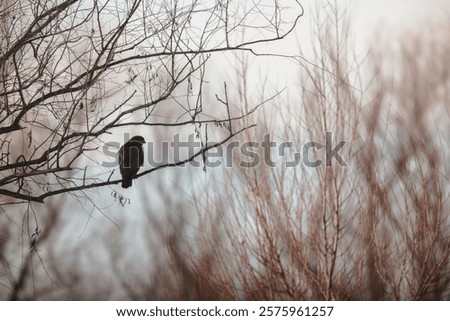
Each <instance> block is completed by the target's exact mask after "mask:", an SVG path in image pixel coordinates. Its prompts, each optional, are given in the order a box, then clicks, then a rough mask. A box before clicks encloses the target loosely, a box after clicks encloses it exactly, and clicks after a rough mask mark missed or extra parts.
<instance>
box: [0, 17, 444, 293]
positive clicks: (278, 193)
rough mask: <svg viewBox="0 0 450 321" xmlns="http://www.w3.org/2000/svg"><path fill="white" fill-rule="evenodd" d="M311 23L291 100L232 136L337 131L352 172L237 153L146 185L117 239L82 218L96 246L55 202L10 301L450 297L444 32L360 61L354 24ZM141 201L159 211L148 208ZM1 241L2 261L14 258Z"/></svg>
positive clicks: (299, 139) (121, 220)
mask: <svg viewBox="0 0 450 321" xmlns="http://www.w3.org/2000/svg"><path fill="white" fill-rule="evenodd" d="M334 13H335V12H334V11H333V10H330V11H329V12H326V13H322V14H324V15H325V16H326V18H327V19H328V18H333V14H334ZM327 19H325V20H327ZM318 21H320V19H319V20H318ZM317 27H318V30H317V35H318V39H316V40H315V41H314V48H315V50H314V51H311V52H314V54H313V55H312V56H309V57H308V60H309V62H305V61H303V60H298V61H297V66H298V77H299V78H298V79H297V80H295V81H294V83H295V84H296V85H295V86H292V87H291V88H288V95H289V97H290V99H289V100H283V99H282V98H280V100H278V101H272V105H270V103H269V106H266V107H265V108H264V110H263V111H262V112H260V113H259V114H257V115H255V119H253V121H257V123H258V127H257V128H256V129H255V130H253V131H249V132H247V133H245V134H243V135H241V136H240V138H241V140H242V141H247V140H255V141H259V142H261V141H263V137H264V135H265V134H266V133H268V132H270V133H271V134H272V136H273V137H275V138H276V139H277V140H280V141H281V140H288V141H291V142H293V147H292V149H293V150H294V151H299V150H300V146H302V145H303V144H304V143H305V142H307V141H309V140H314V141H318V142H325V135H326V132H332V133H333V135H334V136H333V137H334V138H335V139H336V140H347V141H348V143H347V144H346V145H345V147H344V148H343V149H342V151H343V154H342V155H343V158H344V159H345V161H346V162H347V165H348V166H339V165H338V164H337V163H336V162H333V164H332V166H324V165H322V166H319V167H317V168H308V167H306V166H303V165H301V164H300V165H298V166H296V167H292V168H287V167H285V166H282V165H281V164H282V162H281V158H278V166H276V167H274V168H271V167H268V166H264V165H260V166H257V167H255V168H243V167H239V166H237V164H238V163H239V161H240V160H241V159H240V158H239V157H238V156H236V157H235V159H234V161H235V162H234V164H235V165H234V166H233V167H232V168H219V169H214V170H208V171H207V173H206V174H204V173H203V172H202V171H201V169H194V170H189V169H186V168H177V169H174V170H173V171H172V172H170V173H166V175H161V176H159V177H156V176H155V177H154V178H153V181H152V183H151V185H150V183H149V185H147V186H148V187H147V188H144V186H143V184H142V185H140V186H141V188H140V192H139V194H137V196H136V197H138V196H139V199H141V202H142V204H143V205H142V209H143V210H142V213H145V215H142V216H141V217H140V219H137V218H134V220H135V221H133V222H131V221H132V220H131V219H130V218H129V216H132V215H137V214H136V213H127V212H126V206H125V207H124V211H123V213H126V214H123V213H122V214H121V215H120V216H112V217H111V218H112V220H113V221H114V222H115V223H116V224H117V225H118V226H121V227H122V229H121V230H119V229H117V227H116V226H114V225H113V224H112V223H109V224H107V226H111V228H109V229H108V230H106V231H105V229H104V228H102V227H101V226H102V224H104V223H102V224H100V223H96V222H93V221H89V223H88V227H91V228H90V230H91V231H92V230H94V228H92V227H95V230H97V231H98V229H100V228H102V232H101V233H98V232H96V233H95V234H96V237H93V236H92V237H90V236H89V237H88V236H87V235H84V236H83V234H82V236H79V235H77V234H73V232H68V231H67V230H68V229H67V228H65V227H66V224H67V221H69V220H73V219H74V218H73V216H74V215H76V214H73V213H71V214H70V215H69V216H67V215H62V213H63V210H62V209H61V208H58V204H56V202H55V204H56V205H55V207H54V208H51V209H50V210H49V211H48V213H47V215H46V216H44V215H43V214H42V217H47V222H43V223H42V224H41V229H42V231H47V230H50V231H51V232H49V235H48V238H44V239H42V235H41V243H40V244H39V247H38V248H39V252H40V253H41V256H39V257H40V258H43V259H44V263H43V264H41V263H40V261H39V260H38V259H37V258H36V257H35V258H34V259H33V258H30V259H29V260H24V259H23V260H22V264H23V267H24V268H22V269H20V268H18V267H17V266H10V267H9V269H11V270H17V271H21V273H15V272H14V273H12V274H11V275H13V276H14V280H16V282H15V283H13V285H14V286H16V290H17V291H16V292H15V293H18V297H17V298H20V299H31V298H34V299H147V300H154V299H159V300H178V299H180V300H184V299H196V300H208V299H214V300H217V299H218V300H237V299H246V300H335V299H336V300H361V299H363V300H444V299H449V298H450V260H449V255H450V243H449V239H448V237H449V235H450V226H449V221H448V216H449V214H450V204H449V192H450V191H449V173H450V171H449V165H448V159H449V153H448V151H449V144H450V126H449V121H450V114H449V112H450V100H449V99H450V96H449V93H450V90H449V89H450V81H449V77H450V64H449V57H450V46H449V45H448V43H447V42H445V41H442V39H439V33H437V32H436V33H434V32H431V31H429V32H427V33H426V35H425V34H419V33H416V34H415V35H409V36H408V37H405V38H404V39H402V40H401V41H399V42H400V44H399V46H397V47H396V48H392V47H384V48H383V49H382V50H381V48H378V47H376V46H375V47H374V50H373V51H372V52H371V53H370V54H369V55H368V57H367V60H365V62H364V64H362V63H360V62H359V61H358V59H356V58H354V57H355V56H354V55H353V54H352V48H349V47H348V45H349V42H348V38H347V36H348V35H349V33H350V30H351V29H347V27H348V26H347V25H341V24H340V23H333V24H327V25H324V24H321V23H318V24H317ZM429 28H435V27H434V26H429ZM439 29H440V30H442V26H440V27H439ZM336 35H339V36H338V38H336ZM300 55H301V56H305V57H307V53H300ZM247 59H248V58H247ZM249 59H252V58H251V57H250V58H249ZM244 60H245V59H244ZM241 62H242V60H241ZM243 65H244V66H245V64H243ZM241 66H242V65H240V66H237V68H240V67H241ZM239 72H240V74H241V75H242V76H243V77H244V78H242V79H245V77H247V76H248V75H247V74H246V70H245V68H244V69H240V70H239ZM236 87H237V89H239V90H236V92H241V93H242V96H241V97H238V98H236V99H235V100H236V101H241V102H242V103H243V104H244V102H245V101H246V100H247V99H251V93H250V92H249V91H248V88H247V85H246V84H245V82H242V83H237V84H236ZM259 151H260V152H261V153H260V155H261V158H264V157H269V156H270V157H272V158H273V159H277V157H278V155H276V154H275V153H273V154H268V153H267V152H268V151H267V150H262V149H260V150H259ZM272 152H274V151H272ZM264 153H266V154H264ZM316 156H317V157H323V156H326V155H323V154H320V153H319V154H317V155H316ZM289 157H290V156H289ZM289 157H288V156H287V158H289ZM186 173H188V174H186ZM172 175H173V176H172ZM179 176H183V177H184V179H182V180H181V181H180V179H179ZM175 182H177V183H175ZM148 195H153V196H155V195H157V197H158V198H159V201H158V202H150V201H149V202H145V201H142V200H144V199H145V198H146V197H147V196H148ZM148 199H149V200H150V199H151V198H148ZM161 213H163V214H164V215H161ZM124 215H126V217H124ZM138 220H141V221H139V224H134V223H136V221H138ZM99 221H101V222H106V219H103V218H100V219H99ZM136 225H138V227H136ZM49 226H51V227H52V228H51V229H50V228H48V227H49ZM79 228H80V230H81V227H79ZM88 229H89V228H88ZM71 230H72V231H73V227H72V228H71ZM7 231H8V229H7V228H6V229H5V230H4V231H3V232H2V235H3V237H2V238H0V249H2V251H3V250H6V249H8V250H9V251H10V250H11V248H10V247H11V245H10V244H9V243H8V242H7V241H6V240H7V235H8V232H7ZM44 233H45V232H44ZM65 233H66V234H65ZM92 234H93V233H92ZM44 235H45V234H44ZM131 235H133V238H131ZM63 244H72V247H70V249H67V248H64V246H63ZM74 244H75V245H74ZM24 248H26V244H25V245H24ZM24 251H25V252H26V250H24ZM98 253H101V254H98ZM22 257H23V258H25V257H29V256H27V255H25V254H24V255H22ZM43 267H45V270H44V269H43ZM4 282H5V281H2V283H3V285H4V286H5V288H4V289H2V290H1V293H3V294H2V298H8V296H9V295H10V293H11V292H10V291H9V289H7V287H9V288H11V287H12V286H11V285H8V284H7V285H5V283H4ZM10 298H11V297H10Z"/></svg>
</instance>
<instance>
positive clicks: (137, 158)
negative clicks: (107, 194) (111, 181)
mask: <svg viewBox="0 0 450 321" xmlns="http://www.w3.org/2000/svg"><path fill="white" fill-rule="evenodd" d="M143 144H145V139H144V137H142V136H134V137H133V138H131V139H130V140H129V141H128V142H126V143H125V144H123V146H122V147H120V149H119V166H120V174H122V187H123V188H128V187H130V186H131V184H132V181H133V179H134V178H136V174H137V172H138V171H139V167H141V166H142V164H144V150H143V149H142V145H143Z"/></svg>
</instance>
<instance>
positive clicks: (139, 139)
mask: <svg viewBox="0 0 450 321" xmlns="http://www.w3.org/2000/svg"><path fill="white" fill-rule="evenodd" d="M128 142H133V143H139V144H141V145H142V144H145V139H144V137H142V136H133V137H132V138H131V139H130V140H129V141H128Z"/></svg>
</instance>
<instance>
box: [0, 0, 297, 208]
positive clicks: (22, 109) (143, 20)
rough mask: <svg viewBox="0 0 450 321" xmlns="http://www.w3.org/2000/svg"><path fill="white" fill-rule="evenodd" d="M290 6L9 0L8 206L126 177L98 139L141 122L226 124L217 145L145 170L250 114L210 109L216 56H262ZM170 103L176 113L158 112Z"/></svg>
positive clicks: (2, 56)
mask: <svg viewBox="0 0 450 321" xmlns="http://www.w3.org/2000/svg"><path fill="white" fill-rule="evenodd" d="M283 6H284V7H282V6H281V5H280V4H279V3H278V1H277V0H273V1H262V2H261V3H259V2H258V3H251V4H243V3H242V2H239V1H229V0H217V1H201V0H196V1H169V0H159V1H143V0H134V1H123V2H121V1H113V0H104V1H83V0H81V1H80V0H67V1H56V0H38V1H31V0H30V1H17V0H6V1H2V3H1V7H0V10H1V11H0V35H1V38H0V77H1V82H0V84H1V88H0V145H1V158H0V187H1V188H0V194H1V195H3V196H5V197H3V198H1V201H0V202H1V204H15V203H23V202H28V201H33V202H41V203H43V202H44V200H45V199H46V198H47V197H49V196H52V195H57V194H61V193H69V192H77V191H80V190H84V189H90V188H97V187H101V186H105V185H113V184H118V183H119V182H120V180H119V179H115V178H113V171H112V170H111V168H107V169H106V170H104V169H103V171H102V170H101V167H100V166H99V164H100V160H99V159H101V157H99V152H100V151H101V149H100V148H101V147H102V146H103V145H104V144H105V142H106V141H108V140H109V139H108V138H109V137H111V136H109V135H110V134H118V133H123V132H124V131H127V130H129V129H130V128H132V127H135V126H138V127H139V128H142V129H144V128H147V127H149V126H170V127H175V126H188V125H189V126H194V128H195V130H197V131H198V133H199V136H201V138H202V139H203V140H206V132H205V131H203V132H202V133H200V129H199V127H200V126H201V125H207V124H216V125H217V124H220V125H225V128H226V131H225V132H224V133H223V134H222V137H223V139H222V140H221V141H219V142H218V143H216V144H207V142H206V141H205V142H204V144H203V145H202V146H203V147H202V150H199V151H198V152H197V153H195V155H189V157H186V159H183V160H180V161H179V162H176V163H169V164H165V165H163V166H160V167H157V168H152V169H148V170H145V171H143V172H141V173H140V174H139V175H146V174H149V173H151V172H152V171H154V170H158V169H160V168H163V167H167V166H176V165H179V164H182V163H184V162H188V161H190V160H192V159H193V158H195V157H198V156H201V155H202V154H204V152H205V150H206V149H210V148H213V147H215V146H217V145H218V144H222V143H224V142H226V141H227V140H229V139H230V138H231V137H233V136H235V135H237V134H239V133H240V132H242V131H243V130H245V129H246V128H247V127H239V128H236V129H233V128H232V126H233V124H234V123H235V121H236V120H239V119H241V118H243V117H245V116H246V115H248V113H250V112H252V111H249V112H247V113H245V112H239V111H238V114H237V115H233V116H232V115H231V114H230V111H229V110H228V112H225V113H224V115H225V116H224V117H222V118H221V117H220V115H221V114H222V112H221V111H220V110H218V108H212V109H211V110H210V111H208V112H205V111H207V110H208V109H207V107H206V106H204V103H203V95H204V87H205V83H206V82H207V74H206V72H207V66H208V64H209V60H210V59H211V57H212V55H213V54H215V53H219V52H224V51H233V50H241V51H248V52H249V53H251V54H254V55H257V54H258V52H257V51H256V49H255V48H256V46H257V45H258V44H260V43H267V42H273V41H276V40H279V39H282V38H284V37H285V36H287V35H288V34H290V33H291V32H292V31H293V29H294V28H295V26H296V24H297V22H298V21H299V18H300V17H301V16H302V14H303V8H302V7H301V5H300V4H299V3H298V2H297V1H292V2H291V3H290V4H288V3H287V2H284V4H283ZM253 28H258V29H257V32H249V29H250V30H251V29H253ZM244 31H246V32H244ZM219 99H220V98H219ZM168 100H170V101H171V102H172V103H173V105H174V106H171V111H172V110H173V114H172V116H173V119H174V120H173V121H167V120H161V119H160V118H158V117H157V115H158V112H159V111H161V110H163V109H165V108H168V107H167V105H166V104H163V102H164V101H168ZM219 105H220V103H219ZM226 107H227V108H230V106H226ZM254 107H257V106H254ZM212 127H214V126H212ZM203 128H207V126H204V127H203ZM202 135H203V136H202ZM92 167H93V168H94V169H93V170H90V169H89V168H92ZM99 168H100V169H99Z"/></svg>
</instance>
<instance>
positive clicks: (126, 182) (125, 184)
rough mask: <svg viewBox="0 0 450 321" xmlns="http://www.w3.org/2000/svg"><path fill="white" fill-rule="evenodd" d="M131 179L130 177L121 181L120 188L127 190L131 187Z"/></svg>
mask: <svg viewBox="0 0 450 321" xmlns="http://www.w3.org/2000/svg"><path fill="white" fill-rule="evenodd" d="M132 182H133V179H132V178H131V177H124V178H123V179H122V187H123V188H128V187H130V186H131V185H132Z"/></svg>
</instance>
